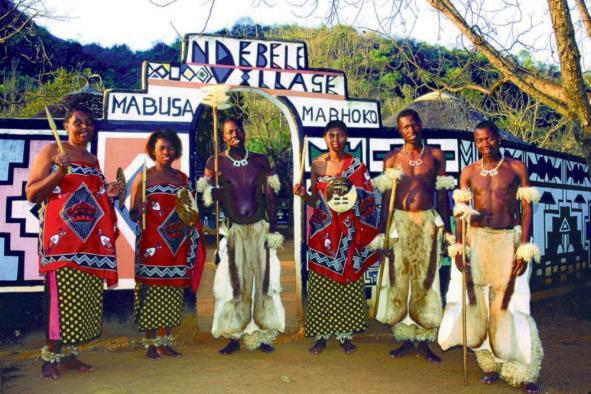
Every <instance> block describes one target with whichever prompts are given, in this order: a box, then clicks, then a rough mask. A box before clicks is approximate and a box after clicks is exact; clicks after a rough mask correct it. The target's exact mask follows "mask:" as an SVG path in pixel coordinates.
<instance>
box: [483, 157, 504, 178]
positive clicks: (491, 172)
mask: <svg viewBox="0 0 591 394" xmlns="http://www.w3.org/2000/svg"><path fill="white" fill-rule="evenodd" d="M503 161H505V157H504V156H503V157H501V160H499V162H498V163H497V165H496V166H495V168H492V169H490V170H486V169H484V159H480V175H481V176H495V175H497V174H498V173H499V171H497V170H498V169H499V167H500V166H501V164H503Z"/></svg>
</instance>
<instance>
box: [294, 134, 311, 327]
mask: <svg viewBox="0 0 591 394" xmlns="http://www.w3.org/2000/svg"><path fill="white" fill-rule="evenodd" d="M307 152H308V136H307V135H305V136H304V139H303V141H302V155H301V156H300V172H299V174H298V175H299V176H298V178H297V181H296V183H299V184H300V185H301V183H302V182H303V181H304V170H305V168H306V155H307ZM304 212H306V205H305V204H304ZM305 216H306V215H305V214H304V217H305ZM300 267H301V265H300V266H299V267H298V265H297V264H296V269H297V270H298V273H296V275H299V272H300V269H299V268H300ZM296 299H297V303H296V315H297V318H298V325H299V326H300V327H299V330H298V334H300V333H301V335H302V336H303V334H304V319H303V312H302V282H301V280H296Z"/></svg>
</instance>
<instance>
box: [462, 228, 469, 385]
mask: <svg viewBox="0 0 591 394" xmlns="http://www.w3.org/2000/svg"><path fill="white" fill-rule="evenodd" d="M461 223H462V353H463V361H464V386H467V385H468V363H467V354H468V339H467V335H466V325H467V324H466V226H467V224H466V219H461Z"/></svg>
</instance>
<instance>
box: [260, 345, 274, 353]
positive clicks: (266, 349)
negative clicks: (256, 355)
mask: <svg viewBox="0 0 591 394" xmlns="http://www.w3.org/2000/svg"><path fill="white" fill-rule="evenodd" d="M259 349H261V352H263V353H272V352H273V351H275V348H274V347H273V346H271V345H269V344H268V343H261V346H259Z"/></svg>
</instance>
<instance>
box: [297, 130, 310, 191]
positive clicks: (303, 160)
mask: <svg viewBox="0 0 591 394" xmlns="http://www.w3.org/2000/svg"><path fill="white" fill-rule="evenodd" d="M307 152H308V136H307V135H305V136H304V141H303V142H302V155H301V156H300V173H299V175H300V176H299V178H298V181H297V182H296V183H299V184H301V183H302V181H303V180H304V169H305V167H306V153H307Z"/></svg>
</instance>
